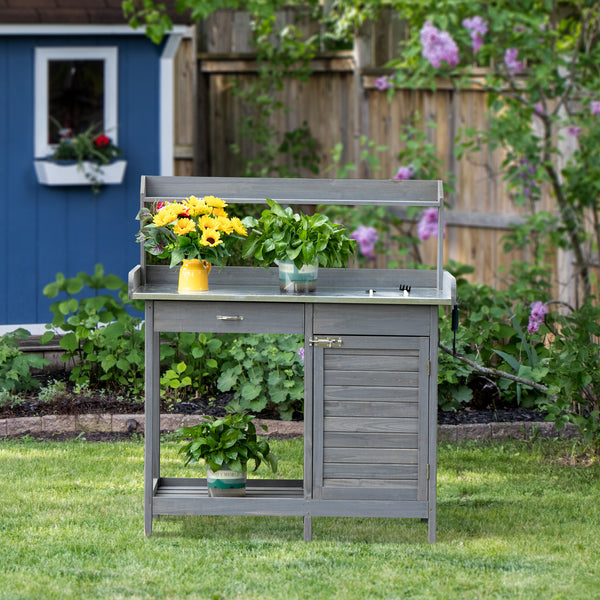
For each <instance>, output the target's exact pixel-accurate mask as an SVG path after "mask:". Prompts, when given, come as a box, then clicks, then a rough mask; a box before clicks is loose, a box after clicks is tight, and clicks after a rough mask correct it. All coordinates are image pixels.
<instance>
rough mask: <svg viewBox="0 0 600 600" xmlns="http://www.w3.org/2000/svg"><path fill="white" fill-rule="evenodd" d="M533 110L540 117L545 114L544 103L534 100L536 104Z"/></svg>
mask: <svg viewBox="0 0 600 600" xmlns="http://www.w3.org/2000/svg"><path fill="white" fill-rule="evenodd" d="M533 112H534V113H535V114H536V115H539V116H540V117H541V116H543V115H544V114H546V111H545V110H544V105H543V104H542V103H541V102H536V104H534V106H533Z"/></svg>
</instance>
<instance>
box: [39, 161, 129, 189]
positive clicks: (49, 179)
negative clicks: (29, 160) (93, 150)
mask: <svg viewBox="0 0 600 600" xmlns="http://www.w3.org/2000/svg"><path fill="white" fill-rule="evenodd" d="M34 166H35V173H36V175H37V180H38V182H39V183H41V184H43V185H93V184H94V183H98V184H100V185H113V184H119V183H122V182H123V177H124V175H125V169H126V167H127V161H126V160H115V161H113V162H111V163H108V164H107V165H102V166H99V165H96V164H95V163H92V162H89V161H84V162H83V163H82V164H81V166H80V165H79V164H78V163H76V162H65V163H61V162H57V161H54V160H47V159H36V160H35V161H34ZM98 169H99V170H98ZM88 174H89V176H88Z"/></svg>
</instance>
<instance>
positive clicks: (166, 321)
mask: <svg viewBox="0 0 600 600" xmlns="http://www.w3.org/2000/svg"><path fill="white" fill-rule="evenodd" d="M176 307H177V309H176V310H173V306H172V303H171V302H169V301H159V302H155V303H154V322H155V329H156V330H157V331H196V332H208V331H210V332H213V333H304V306H303V305H302V304H290V303H285V302H270V303H269V304H268V305H266V306H265V305H264V304H262V303H259V302H211V301H206V302H193V301H188V300H182V301H180V302H177V305H176Z"/></svg>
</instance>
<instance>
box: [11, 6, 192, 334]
mask: <svg viewBox="0 0 600 600" xmlns="http://www.w3.org/2000/svg"><path fill="white" fill-rule="evenodd" d="M11 1H12V5H13V7H12V8H11ZM60 4H61V3H60V2H58V3H57V2H56V0H39V1H38V2H35V1H34V0H32V1H30V2H28V3H27V8H23V4H22V2H20V1H19V0H6V2H5V3H4V4H2V5H1V6H0V148H1V149H2V150H1V151H0V209H1V213H2V219H0V253H1V255H2V260H0V333H2V330H6V329H12V328H14V327H7V326H14V325H17V324H18V325H22V326H25V327H26V328H28V329H29V330H30V331H32V330H35V329H36V328H35V327H34V326H33V325H34V324H43V323H47V322H49V321H50V319H51V313H50V312H49V305H50V302H51V301H50V300H49V299H47V298H45V297H44V295H43V293H42V290H43V288H44V286H45V285H46V284H47V283H49V282H51V281H54V278H55V275H56V273H57V272H63V273H64V274H65V275H66V276H67V277H72V276H75V275H76V274H77V273H78V272H80V271H84V272H87V273H92V272H93V269H94V265H95V264H96V263H102V264H103V265H104V267H105V272H107V273H115V274H117V275H119V276H120V277H122V278H123V279H126V277H127V272H128V270H129V269H130V268H131V267H132V265H135V264H136V263H137V262H138V256H139V254H138V253H139V248H138V247H137V244H136V243H135V233H136V229H137V228H136V222H135V220H134V217H135V214H136V212H137V210H138V206H139V192H140V176H141V175H151V174H162V175H171V174H174V166H173V165H174V147H175V145H174V138H173V128H174V108H173V107H174V84H173V72H174V71H173V65H174V60H175V55H176V52H177V49H178V46H179V44H180V42H181V40H182V38H183V37H184V36H185V35H188V33H189V30H188V29H187V28H186V27H185V26H184V25H176V26H175V27H174V29H173V31H172V32H171V33H170V35H169V36H167V37H166V39H165V40H164V42H163V43H162V44H161V45H158V46H157V45H155V44H153V43H152V42H151V41H149V40H148V39H147V38H146V36H145V34H144V32H143V30H139V31H137V30H133V29H131V28H130V27H129V26H128V25H127V24H126V23H125V21H124V18H123V16H122V13H121V12H120V5H121V2H120V0H118V2H117V1H116V0H114V1H113V0H105V1H104V2H94V3H93V4H94V6H95V7H96V8H94V9H90V8H76V9H73V8H70V9H61V8H60ZM62 4H63V5H64V3H62ZM70 4H71V5H74V4H77V5H78V6H84V7H85V6H86V5H90V4H91V3H89V2H88V3H70ZM5 6H6V7H5ZM180 22H181V19H180ZM98 23H102V24H98ZM57 66H58V67H63V71H62V72H61V73H60V77H56V76H53V74H54V75H56V67H57ZM82 67H85V69H88V68H89V69H90V70H91V71H92V75H93V77H92V79H90V78H89V76H88V75H89V74H88V73H84V76H83V82H82V81H80V82H79V84H78V85H75V84H73V81H72V80H73V79H75V76H76V74H77V73H80V71H81V70H82ZM94 70H95V74H94ZM65 73H66V74H67V75H69V74H70V75H72V77H71V79H70V80H69V81H70V83H69V85H67V84H66V83H64V82H65V80H66V78H67V76H66V75H65ZM86 77H87V79H86ZM80 79H81V78H80ZM99 80H100V84H101V85H100V86H98V81H99ZM57 82H58V83H57ZM60 86H63V87H64V88H65V89H62V90H58V91H60V93H57V89H55V88H57V87H60ZM69 86H70V87H69ZM78 86H79V87H78ZM67 88H68V89H67ZM82 89H84V90H85V93H84V94H82V93H81V90H82ZM94 95H95V97H94V98H91V99H90V97H91V96H94ZM92 101H93V102H96V104H95V105H94V108H93V109H89V105H90V103H91V102H92ZM63 102H69V103H70V104H69V109H68V110H63V111H62V112H60V110H59V114H60V115H61V116H62V117H63V118H66V119H68V120H69V121H72V120H75V121H76V122H75V123H71V122H69V123H68V125H69V126H74V127H77V118H78V117H73V115H79V114H80V108H77V102H79V104H80V105H85V106H83V108H82V109H81V110H86V106H88V109H89V110H91V114H94V115H96V117H98V120H99V121H100V123H101V125H102V129H103V130H104V131H105V132H106V134H107V135H108V136H110V137H111V138H112V139H113V140H114V141H115V143H116V144H117V145H118V147H119V148H120V149H121V150H122V153H123V159H125V160H126V161H127V164H126V170H125V173H124V176H123V178H122V181H121V182H120V183H115V184H110V185H103V186H102V187H101V188H100V191H99V193H97V194H94V193H93V190H92V188H91V186H90V184H89V182H88V181H84V182H83V184H82V185H80V184H76V185H73V183H72V182H71V181H62V180H61V179H60V175H59V176H58V177H59V179H58V180H57V181H52V182H50V183H52V184H51V185H49V184H48V181H47V180H44V178H43V177H42V176H40V173H39V172H36V169H35V168H34V160H35V159H41V158H44V157H45V156H47V154H48V153H49V152H50V151H51V150H52V143H53V142H54V141H56V140H53V139H52V131H51V128H52V123H55V114H57V112H56V111H57V110H58V109H57V106H58V107H60V104H61V103H63ZM74 106H75V108H73V107H74ZM94 111H95V112H94ZM53 113H54V114H53ZM81 123H83V121H81ZM80 126H81V125H80ZM55 133H56V132H55ZM38 329H39V328H38ZM32 332H33V331H32Z"/></svg>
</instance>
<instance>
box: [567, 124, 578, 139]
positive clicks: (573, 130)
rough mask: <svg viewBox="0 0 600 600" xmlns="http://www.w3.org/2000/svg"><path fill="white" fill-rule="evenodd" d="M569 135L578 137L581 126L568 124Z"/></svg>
mask: <svg viewBox="0 0 600 600" xmlns="http://www.w3.org/2000/svg"><path fill="white" fill-rule="evenodd" d="M568 131H569V135H572V136H574V137H579V136H580V135H581V127H578V126H577V125H569V129H568Z"/></svg>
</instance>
